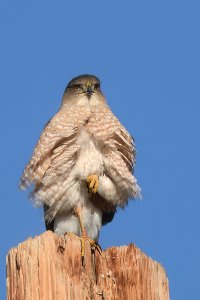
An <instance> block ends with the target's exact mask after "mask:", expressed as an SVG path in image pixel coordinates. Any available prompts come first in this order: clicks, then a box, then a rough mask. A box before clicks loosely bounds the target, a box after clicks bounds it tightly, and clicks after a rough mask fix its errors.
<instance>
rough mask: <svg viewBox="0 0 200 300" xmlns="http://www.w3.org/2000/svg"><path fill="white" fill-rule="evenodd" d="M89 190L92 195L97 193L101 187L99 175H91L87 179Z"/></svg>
mask: <svg viewBox="0 0 200 300" xmlns="http://www.w3.org/2000/svg"><path fill="white" fill-rule="evenodd" d="M87 183H88V189H89V192H90V193H96V192H97V190H98V187H99V178H98V176H97V175H95V174H93V175H89V176H88V177H87Z"/></svg>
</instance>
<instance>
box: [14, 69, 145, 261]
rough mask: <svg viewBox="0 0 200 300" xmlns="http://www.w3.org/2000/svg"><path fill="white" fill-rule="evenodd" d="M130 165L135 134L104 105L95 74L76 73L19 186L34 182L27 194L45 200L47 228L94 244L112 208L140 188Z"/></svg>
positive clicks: (131, 163) (41, 202)
mask: <svg viewBox="0 0 200 300" xmlns="http://www.w3.org/2000/svg"><path fill="white" fill-rule="evenodd" d="M134 165H135V144H134V140H133V138H132V137H131V135H130V134H129V133H128V131H127V130H126V129H125V128H124V126H123V125H122V124H121V123H120V122H119V120H118V119H117V118H116V117H115V115H114V114H113V113H112V111H111V109H110V108H109V106H108V105H107V102H106V99H105V97H104V95H103V93H102V91H101V87H100V81H99V79H98V78H97V77H96V76H93V75H80V76H77V77H75V78H73V79H72V80H71V81H70V82H69V83H68V85H67V87H66V89H65V91H64V95H63V98H62V104H61V107H60V109H59V111H58V112H57V113H56V115H55V116H54V117H53V118H52V119H51V120H50V121H49V122H48V123H47V125H46V126H45V128H44V130H43V132H42V134H41V136H40V138H39V140H38V143H37V144H36V146H35V149H34V152H33V155H32V158H31V159H30V161H29V162H28V164H27V165H26V167H25V170H24V172H23V175H22V177H21V180H20V187H21V188H22V189H26V188H27V187H28V186H29V185H33V186H34V188H33V191H32V194H31V195H32V197H33V199H34V201H35V203H36V204H37V205H43V206H44V211H45V222H46V227H47V229H51V230H53V231H54V232H55V233H57V234H59V235H64V234H66V233H74V234H76V235H78V236H80V237H82V238H84V239H85V238H88V240H89V241H90V243H91V244H92V243H93V242H94V244H95V242H97V241H98V236H99V231H100V229H101V227H102V225H105V224H106V223H108V222H110V221H112V219H113V217H114V214H115V212H116V209H117V208H118V207H124V206H125V205H126V204H127V202H128V199H130V198H135V197H137V196H138V195H139V193H140V188H139V186H138V184H137V180H136V178H135V177H134V176H133V174H132V173H133V169H134ZM83 255H84V254H83Z"/></svg>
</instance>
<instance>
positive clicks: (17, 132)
mask: <svg viewBox="0 0 200 300" xmlns="http://www.w3.org/2000/svg"><path fill="white" fill-rule="evenodd" d="M199 11H200V4H199V1H184V0H182V1H177V0H173V1H172V0H168V1H161V0H158V1H155V0H152V1H114V0H113V1H66V0H65V1H64V0H60V1H50V0H48V1H46V0H44V1H37V0H36V1H25V0H24V1H20V0H18V1H1V3H0V41H1V47H0V76H1V80H0V82H1V89H0V95H1V96H0V99H1V100H0V101H1V118H0V125H1V147H0V151H1V156H0V157H1V219H0V222H1V250H0V251H1V263H0V278H1V284H0V286H1V295H2V296H1V297H0V298H1V299H4V297H5V255H6V253H7V251H8V249H10V248H11V247H13V246H17V245H18V243H20V242H22V241H24V240H26V239H27V238H28V237H29V236H32V237H33V236H35V235H39V234H40V233H42V232H43V231H44V224H43V219H42V211H41V210H39V209H34V208H33V207H32V204H31V203H30V202H29V200H27V193H23V192H20V191H19V190H18V187H17V185H18V180H19V177H20V175H21V173H22V171H23V168H24V165H25V164H26V162H27V161H28V159H29V158H30V155H31V153H32V150H33V147H34V145H35V143H36V141H37V139H38V137H39V135H40V133H41V131H42V128H43V126H44V124H45V123H46V122H47V120H48V119H49V118H50V117H52V116H53V115H54V114H55V112H56V111H57V109H58V107H59V105H60V100H61V97H62V93H63V90H64V88H65V86H66V84H67V82H68V80H70V79H71V78H72V77H73V76H76V75H79V74H82V73H92V74H95V75H97V76H98V77H100V78H101V81H102V87H103V91H104V93H105V95H106V97H107V100H108V102H109V105H110V106H111V107H112V110H113V112H114V113H115V114H116V115H117V116H118V118H119V119H120V120H121V122H122V123H123V124H124V125H125V126H126V127H127V129H128V130H129V131H130V132H131V134H132V135H133V136H134V137H135V140H136V145H137V166H136V176H137V178H138V180H139V184H140V186H141V188H142V194H143V199H142V201H140V200H138V201H135V202H131V203H130V204H129V205H128V207H127V208H126V210H125V211H119V212H118V213H117V215H116V217H115V219H114V221H113V222H112V223H111V224H110V225H107V226H106V227H105V228H104V229H103V230H102V233H101V236H100V244H101V245H102V247H103V248H106V247H109V246H113V245H124V244H128V243H130V242H132V243H134V244H136V245H137V246H138V247H139V248H140V249H141V250H142V251H144V252H145V253H146V254H147V255H149V256H151V257H152V258H153V259H155V260H157V261H158V262H161V263H162V265H163V266H164V267H165V269H166V271H167V274H168V277H169V282H170V292H171V299H176V300H187V299H197V298H198V297H199V295H200V285H199V270H200V238H199V225H200V224H199V223H200V221H199V211H200V197H199V194H200V193H199V186H200V184H199V180H200V178H199V170H200V158H199V157H200V139H199V129H200V122H199V119H200V87H199V86H200V84H199V83H200V32H199V30H200V18H199Z"/></svg>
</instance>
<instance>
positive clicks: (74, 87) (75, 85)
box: [73, 84, 81, 91]
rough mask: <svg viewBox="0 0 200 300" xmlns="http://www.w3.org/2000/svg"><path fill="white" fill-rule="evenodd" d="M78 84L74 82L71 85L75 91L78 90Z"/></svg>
mask: <svg viewBox="0 0 200 300" xmlns="http://www.w3.org/2000/svg"><path fill="white" fill-rule="evenodd" d="M80 87H81V86H80V84H74V85H73V89H74V91H77V90H79V89H80Z"/></svg>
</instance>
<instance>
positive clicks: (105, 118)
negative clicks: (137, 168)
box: [87, 105, 140, 205]
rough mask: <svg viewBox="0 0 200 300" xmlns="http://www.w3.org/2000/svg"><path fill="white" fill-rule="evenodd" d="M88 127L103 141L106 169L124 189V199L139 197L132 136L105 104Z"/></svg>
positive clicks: (91, 119)
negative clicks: (133, 172)
mask: <svg viewBox="0 0 200 300" xmlns="http://www.w3.org/2000/svg"><path fill="white" fill-rule="evenodd" d="M87 127H88V129H89V131H90V132H91V134H92V135H93V136H94V137H95V138H96V139H98V140H99V141H102V144H103V147H102V151H103V153H104V155H105V157H106V158H107V161H106V162H105V170H106V172H107V174H108V175H109V177H110V178H111V179H112V180H113V181H114V182H115V183H116V184H117V185H118V186H119V187H120V188H121V190H122V191H123V193H124V195H125V197H124V199H128V197H137V196H138V194H139V191H140V189H139V187H138V185H137V181H136V179H135V177H134V176H133V175H132V171H133V168H134V164H135V154H136V151H135V144H134V140H133V138H132V136H131V135H130V134H129V133H128V131H127V130H126V129H125V127H124V126H123V125H122V124H121V123H120V122H119V120H118V119H117V118H116V117H115V116H114V115H113V113H112V111H111V110H110V108H109V107H108V106H105V105H102V106H101V107H98V108H96V111H95V113H94V114H93V115H92V116H91V118H90V120H89V123H88V124H87ZM124 201H125V200H124ZM122 205H123V204H122Z"/></svg>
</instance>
